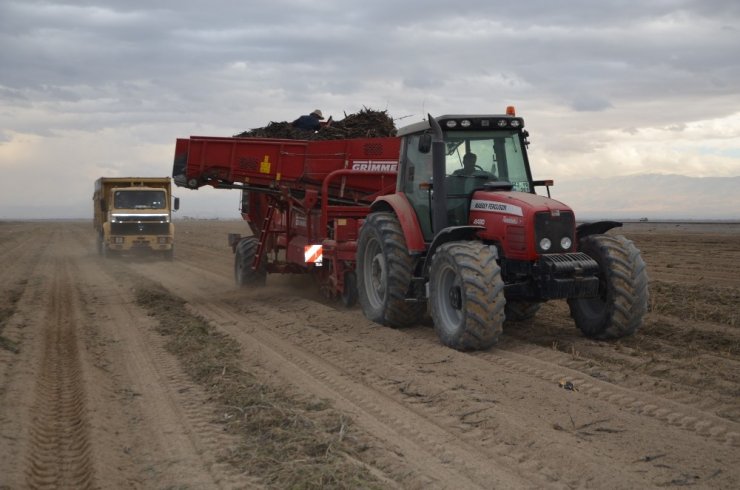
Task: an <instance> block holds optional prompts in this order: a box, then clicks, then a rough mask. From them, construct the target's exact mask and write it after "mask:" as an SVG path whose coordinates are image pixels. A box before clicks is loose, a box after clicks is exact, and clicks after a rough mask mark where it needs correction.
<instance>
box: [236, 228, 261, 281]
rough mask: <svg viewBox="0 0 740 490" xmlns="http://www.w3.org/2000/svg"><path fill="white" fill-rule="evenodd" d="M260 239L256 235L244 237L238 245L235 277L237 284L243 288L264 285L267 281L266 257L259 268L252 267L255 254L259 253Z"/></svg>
mask: <svg viewBox="0 0 740 490" xmlns="http://www.w3.org/2000/svg"><path fill="white" fill-rule="evenodd" d="M258 246H259V241H258V240H257V238H255V237H251V236H250V237H246V238H242V239H241V240H240V241H239V243H237V245H236V253H235V254H234V279H235V280H236V285H237V286H239V287H242V288H246V287H249V286H264V285H265V283H266V282H267V271H266V270H265V263H266V261H265V257H263V258H262V259H263V260H262V263H261V264H260V267H259V268H258V269H257V270H254V269H252V262H254V256H255V255H256V254H257V247H258Z"/></svg>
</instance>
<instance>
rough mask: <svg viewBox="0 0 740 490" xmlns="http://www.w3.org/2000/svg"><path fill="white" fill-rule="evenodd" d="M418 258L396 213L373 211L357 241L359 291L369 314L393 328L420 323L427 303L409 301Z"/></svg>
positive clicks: (373, 318)
mask: <svg viewBox="0 0 740 490" xmlns="http://www.w3.org/2000/svg"><path fill="white" fill-rule="evenodd" d="M413 269H414V259H413V258H412V257H411V256H410V255H409V253H408V248H407V247H406V238H405V237H404V235H403V230H402V229H401V224H400V223H399V222H398V218H397V217H396V216H395V215H394V214H393V213H372V214H370V215H368V217H367V219H366V220H365V224H363V225H362V229H361V231H360V238H359V240H358V243H357V278H358V281H357V292H358V295H359V300H360V305H361V306H362V311H363V313H364V314H365V316H366V317H367V318H368V319H370V320H372V321H374V322H377V323H382V324H383V325H388V326H391V327H406V326H409V325H412V324H414V323H416V322H418V321H419V320H420V319H421V318H422V316H423V314H424V304H423V303H415V302H407V301H406V293H407V292H408V290H409V287H410V285H411V278H412V277H413Z"/></svg>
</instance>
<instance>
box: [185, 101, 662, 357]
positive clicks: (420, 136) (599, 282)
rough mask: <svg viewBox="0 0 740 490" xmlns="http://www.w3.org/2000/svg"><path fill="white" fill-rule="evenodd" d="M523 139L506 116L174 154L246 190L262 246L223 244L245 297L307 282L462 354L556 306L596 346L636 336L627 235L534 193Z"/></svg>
mask: <svg viewBox="0 0 740 490" xmlns="http://www.w3.org/2000/svg"><path fill="white" fill-rule="evenodd" d="M527 137H528V133H527V131H526V130H525V129H524V122H523V120H522V119H521V118H519V117H517V116H516V115H515V113H514V110H513V108H509V109H507V113H506V114H502V115H448V116H441V117H437V118H433V117H431V116H429V117H428V119H427V120H425V121H423V122H420V123H417V124H412V125H410V126H407V127H405V128H401V129H400V130H399V131H398V136H397V138H376V139H373V138H368V139H357V140H336V141H288V140H266V139H262V140H260V139H251V140H247V139H238V138H196V137H192V138H190V139H182V140H178V143H177V149H176V152H175V166H174V172H173V176H174V178H175V182H176V184H178V185H181V186H186V187H190V188H198V187H200V186H201V185H213V186H215V187H221V188H239V189H241V190H242V192H243V198H242V207H243V209H242V214H243V216H244V217H245V219H246V220H247V221H248V223H250V226H251V228H252V232H253V236H251V237H246V238H242V237H240V236H232V237H231V240H230V242H231V244H232V247H233V248H234V251H235V254H236V258H235V276H236V282H237V283H238V284H239V285H242V286H248V285H259V284H263V283H264V280H265V276H266V274H267V273H312V274H314V275H316V277H317V278H318V279H319V281H320V284H321V285H322V286H323V288H324V290H325V291H327V292H328V293H329V294H330V295H337V296H341V298H342V299H343V301H344V302H345V304H347V305H352V304H353V303H354V302H355V301H356V300H357V299H359V303H360V305H361V306H362V310H363V312H364V314H365V316H367V317H368V318H369V319H371V320H373V321H375V322H378V323H381V324H384V325H388V326H392V327H404V326H408V325H411V324H414V323H418V322H419V321H421V320H422V319H423V318H424V317H426V316H427V314H429V315H430V316H431V319H432V321H433V323H434V328H435V330H436V332H437V334H438V336H439V338H440V340H441V341H442V343H444V344H445V345H448V346H450V347H453V348H455V349H460V350H475V349H486V348H488V347H490V346H492V345H493V344H495V342H496V340H497V339H498V337H499V335H500V334H501V332H502V326H503V323H504V320H509V321H521V320H526V319H529V318H532V317H533V316H534V315H535V314H536V313H537V311H538V309H539V308H540V306H541V304H542V303H543V302H545V301H548V300H552V299H566V300H567V301H568V304H569V306H570V312H571V316H572V317H573V319H574V320H575V323H576V326H577V327H578V328H579V329H580V330H581V331H582V332H583V334H584V335H586V336H588V337H593V338H597V339H608V338H617V337H622V336H625V335H629V334H632V333H633V332H634V331H635V330H636V329H637V328H638V327H639V326H640V324H641V323H642V318H643V316H644V315H645V313H646V311H647V305H648V278H647V273H646V270H645V264H644V262H643V260H642V258H641V255H640V252H639V250H638V249H637V248H636V247H635V246H634V245H633V244H632V242H630V241H629V240H627V239H626V238H624V237H623V236H620V235H608V234H606V233H607V231H609V230H610V229H612V228H615V227H618V226H621V223H618V222H614V221H600V222H595V223H585V224H581V225H578V226H577V225H576V220H575V215H574V213H573V211H572V210H571V209H570V208H569V207H568V206H566V205H565V204H563V203H561V202H559V201H556V200H554V199H551V198H550V197H549V186H550V185H551V184H552V182H551V181H536V180H533V179H532V174H531V171H530V167H529V160H528V158H527V147H528V141H527ZM209 145H211V148H208V146H209ZM217 147H218V148H217ZM268 149H269V151H268ZM263 154H264V158H263V157H262V155H263ZM260 159H262V160H260ZM271 159H272V160H271ZM270 161H272V162H275V164H276V167H278V168H269V166H270V163H269V162H270ZM265 162H268V163H267V165H265ZM260 165H262V166H261V167H260ZM538 186H539V187H543V186H544V187H545V188H546V189H547V194H548V197H544V196H541V195H538V194H536V193H535V187H538ZM317 254H318V255H317ZM316 257H321V261H320V262H316V261H315V258H316Z"/></svg>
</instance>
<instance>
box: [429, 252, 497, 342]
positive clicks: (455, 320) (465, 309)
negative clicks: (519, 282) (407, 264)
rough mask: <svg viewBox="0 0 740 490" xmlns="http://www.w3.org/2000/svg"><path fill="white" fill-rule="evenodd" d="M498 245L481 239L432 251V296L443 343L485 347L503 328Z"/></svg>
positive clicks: (430, 276) (436, 324) (439, 333)
mask: <svg viewBox="0 0 740 490" xmlns="http://www.w3.org/2000/svg"><path fill="white" fill-rule="evenodd" d="M497 258H498V254H497V253H496V249H495V248H493V247H489V246H488V245H485V244H483V243H480V242H449V243H445V244H443V245H441V246H440V247H439V248H438V249H437V251H436V252H435V253H434V257H432V265H431V268H430V272H429V302H430V307H431V313H432V319H433V320H434V329H435V330H436V332H437V336H438V337H439V339H440V341H442V343H443V344H445V345H447V346H449V347H452V348H453V349H458V350H480V349H487V348H489V347H491V346H492V345H493V344H495V343H496V341H497V340H498V337H499V335H501V332H502V330H503V323H504V308H505V305H506V299H505V298H504V282H503V280H502V279H501V268H500V267H499V266H498V264H497V263H496V259H497Z"/></svg>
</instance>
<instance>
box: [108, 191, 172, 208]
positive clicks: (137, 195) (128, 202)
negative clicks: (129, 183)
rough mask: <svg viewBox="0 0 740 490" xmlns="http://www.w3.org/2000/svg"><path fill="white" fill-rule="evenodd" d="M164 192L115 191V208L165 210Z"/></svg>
mask: <svg viewBox="0 0 740 490" xmlns="http://www.w3.org/2000/svg"><path fill="white" fill-rule="evenodd" d="M166 204H167V200H166V196H165V193H164V191H154V190H152V191H143V190H142V191H115V192H114V193H113V207H115V208H116V209H165V206H166Z"/></svg>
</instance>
